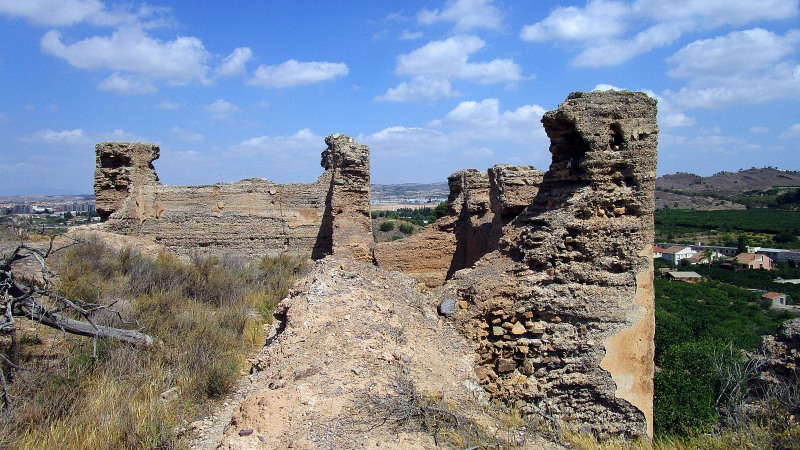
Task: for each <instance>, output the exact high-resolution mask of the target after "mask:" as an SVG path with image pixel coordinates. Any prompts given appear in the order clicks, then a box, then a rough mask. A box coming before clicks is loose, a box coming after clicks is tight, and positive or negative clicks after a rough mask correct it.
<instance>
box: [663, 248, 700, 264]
mask: <svg viewBox="0 0 800 450" xmlns="http://www.w3.org/2000/svg"><path fill="white" fill-rule="evenodd" d="M696 254H697V252H696V251H694V250H692V248H691V247H688V246H685V245H673V246H672V247H670V248H668V249H666V250H664V251H663V252H661V258H663V259H664V260H665V261H667V262H668V263H670V264H672V265H674V266H677V265H678V263H680V262H681V261H682V260H684V259H686V258H691V257H692V256H694V255H696Z"/></svg>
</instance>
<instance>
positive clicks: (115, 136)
mask: <svg viewBox="0 0 800 450" xmlns="http://www.w3.org/2000/svg"><path fill="white" fill-rule="evenodd" d="M90 140H91V141H92V142H103V141H119V142H150V140H149V139H147V138H145V137H143V136H141V135H138V134H136V133H132V132H130V131H125V130H123V129H122V128H117V129H116V130H114V131H110V132H103V133H99V134H93V135H92V137H91V138H90Z"/></svg>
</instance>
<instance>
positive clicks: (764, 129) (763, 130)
mask: <svg viewBox="0 0 800 450" xmlns="http://www.w3.org/2000/svg"><path fill="white" fill-rule="evenodd" d="M798 128H800V126H798ZM747 131H749V132H751V133H759V134H760V133H769V128H767V127H763V126H756V127H750V128H748V130H747Z"/></svg>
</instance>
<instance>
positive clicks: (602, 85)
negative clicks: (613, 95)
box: [592, 83, 624, 91]
mask: <svg viewBox="0 0 800 450" xmlns="http://www.w3.org/2000/svg"><path fill="white" fill-rule="evenodd" d="M592 90H593V91H624V89H622V88H618V87H616V86H614V85H613V84H605V83H600V84H598V85H597V86H595V87H594V89H592Z"/></svg>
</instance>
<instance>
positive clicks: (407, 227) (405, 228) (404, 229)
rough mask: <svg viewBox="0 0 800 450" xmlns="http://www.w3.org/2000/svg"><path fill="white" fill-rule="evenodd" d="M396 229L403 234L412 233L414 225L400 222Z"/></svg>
mask: <svg viewBox="0 0 800 450" xmlns="http://www.w3.org/2000/svg"><path fill="white" fill-rule="evenodd" d="M397 229H398V230H399V231H400V232H401V233H403V234H413V233H414V225H411V224H410V223H401V224H400V225H399V226H398V227H397Z"/></svg>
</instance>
